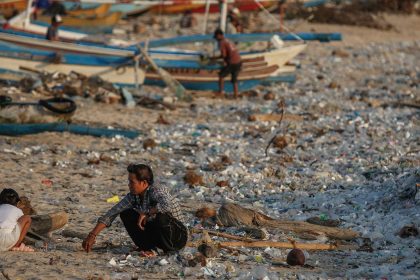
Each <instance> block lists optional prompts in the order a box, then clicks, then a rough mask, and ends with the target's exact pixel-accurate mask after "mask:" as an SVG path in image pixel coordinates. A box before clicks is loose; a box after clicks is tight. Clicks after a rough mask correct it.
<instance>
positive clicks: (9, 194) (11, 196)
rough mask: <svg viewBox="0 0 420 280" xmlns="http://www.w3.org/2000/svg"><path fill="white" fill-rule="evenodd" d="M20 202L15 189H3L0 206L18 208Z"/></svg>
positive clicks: (0, 195)
mask: <svg viewBox="0 0 420 280" xmlns="http://www.w3.org/2000/svg"><path fill="white" fill-rule="evenodd" d="M19 201H20V198H19V195H18V193H17V192H16V191H15V190H14V189H3V190H2V191H1V193H0V204H10V205H13V206H17V204H18V202H19Z"/></svg>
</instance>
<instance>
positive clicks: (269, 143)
mask: <svg viewBox="0 0 420 280" xmlns="http://www.w3.org/2000/svg"><path fill="white" fill-rule="evenodd" d="M280 5H281V6H280V7H282V6H283V5H282V4H280ZM282 25H283V23H282ZM282 29H283V27H282ZM283 117H284V101H282V102H281V114H280V120H279V124H278V128H277V131H276V133H275V134H274V136H273V137H272V138H271V139H270V141H268V144H267V147H265V156H268V149H269V148H270V145H271V144H272V143H273V141H274V139H276V137H277V135H278V134H279V133H280V128H281V121H282V120H283Z"/></svg>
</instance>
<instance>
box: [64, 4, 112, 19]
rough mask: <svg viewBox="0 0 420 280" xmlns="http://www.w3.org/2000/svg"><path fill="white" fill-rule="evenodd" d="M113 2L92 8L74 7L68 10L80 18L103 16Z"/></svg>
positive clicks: (69, 13) (73, 15)
mask: <svg viewBox="0 0 420 280" xmlns="http://www.w3.org/2000/svg"><path fill="white" fill-rule="evenodd" d="M110 8H111V4H102V5H99V6H97V7H95V8H91V9H83V8H81V9H74V10H67V14H68V15H69V16H72V17H78V18H102V17H104V16H105V15H106V14H108V12H109V9H110Z"/></svg>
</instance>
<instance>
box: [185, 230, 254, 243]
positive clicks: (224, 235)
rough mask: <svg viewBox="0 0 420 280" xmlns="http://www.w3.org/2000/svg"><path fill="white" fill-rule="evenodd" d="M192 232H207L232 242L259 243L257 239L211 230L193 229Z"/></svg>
mask: <svg viewBox="0 0 420 280" xmlns="http://www.w3.org/2000/svg"><path fill="white" fill-rule="evenodd" d="M191 232H193V233H203V232H207V233H208V234H209V235H213V236H218V237H223V238H227V239H232V240H239V241H243V242H253V241H258V240H256V239H252V238H248V237H242V236H237V235H233V234H229V233H224V232H218V231H211V230H203V229H195V228H193V229H191Z"/></svg>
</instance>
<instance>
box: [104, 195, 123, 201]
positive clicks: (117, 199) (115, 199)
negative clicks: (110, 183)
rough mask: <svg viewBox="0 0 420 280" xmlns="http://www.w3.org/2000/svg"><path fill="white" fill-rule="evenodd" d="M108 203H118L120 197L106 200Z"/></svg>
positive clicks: (116, 196)
mask: <svg viewBox="0 0 420 280" xmlns="http://www.w3.org/2000/svg"><path fill="white" fill-rule="evenodd" d="M106 202H108V203H117V202H120V197H119V196H118V195H114V196H113V197H110V198H108V199H107V200H106Z"/></svg>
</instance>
